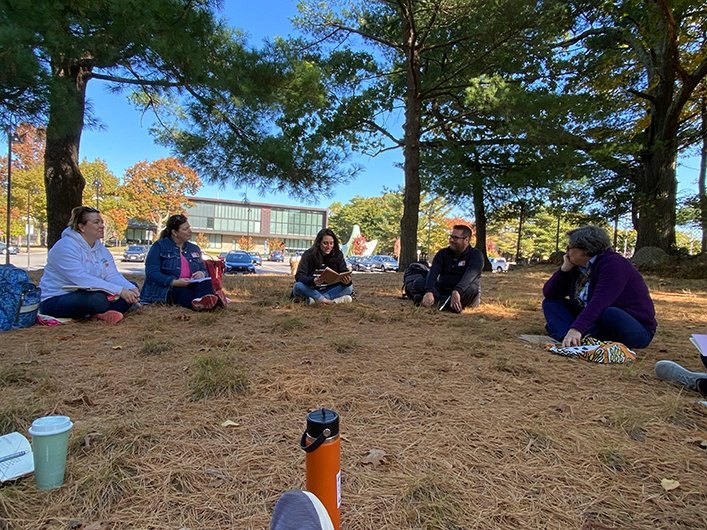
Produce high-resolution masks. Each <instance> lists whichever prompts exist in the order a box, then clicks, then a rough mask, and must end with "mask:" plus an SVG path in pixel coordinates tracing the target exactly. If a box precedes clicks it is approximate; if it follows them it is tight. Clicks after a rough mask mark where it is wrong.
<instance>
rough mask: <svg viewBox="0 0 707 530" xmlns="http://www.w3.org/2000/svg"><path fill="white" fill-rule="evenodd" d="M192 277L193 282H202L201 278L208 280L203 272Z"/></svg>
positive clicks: (198, 272)
mask: <svg viewBox="0 0 707 530" xmlns="http://www.w3.org/2000/svg"><path fill="white" fill-rule="evenodd" d="M191 277H192V280H200V279H201V278H206V274H204V272H203V271H196V272H195V273H194V274H192V275H191Z"/></svg>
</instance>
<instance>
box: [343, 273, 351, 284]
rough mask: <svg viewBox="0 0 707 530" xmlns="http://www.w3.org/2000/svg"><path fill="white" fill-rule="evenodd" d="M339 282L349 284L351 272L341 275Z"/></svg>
mask: <svg viewBox="0 0 707 530" xmlns="http://www.w3.org/2000/svg"><path fill="white" fill-rule="evenodd" d="M341 283H343V284H344V285H349V284H350V283H351V273H349V274H345V275H344V276H342V277H341Z"/></svg>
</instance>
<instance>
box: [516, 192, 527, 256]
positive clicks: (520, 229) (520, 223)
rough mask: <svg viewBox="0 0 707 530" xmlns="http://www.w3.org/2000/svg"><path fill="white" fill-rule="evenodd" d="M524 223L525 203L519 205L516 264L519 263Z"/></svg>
mask: <svg viewBox="0 0 707 530" xmlns="http://www.w3.org/2000/svg"><path fill="white" fill-rule="evenodd" d="M524 223H525V203H524V202H523V201H521V203H520V219H518V240H517V242H516V263H519V262H520V242H521V240H522V238H523V224H524Z"/></svg>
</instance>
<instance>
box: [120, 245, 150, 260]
mask: <svg viewBox="0 0 707 530" xmlns="http://www.w3.org/2000/svg"><path fill="white" fill-rule="evenodd" d="M146 256H147V247H145V246H143V245H129V246H128V248H126V249H125V252H123V259H122V260H121V261H145V257H146Z"/></svg>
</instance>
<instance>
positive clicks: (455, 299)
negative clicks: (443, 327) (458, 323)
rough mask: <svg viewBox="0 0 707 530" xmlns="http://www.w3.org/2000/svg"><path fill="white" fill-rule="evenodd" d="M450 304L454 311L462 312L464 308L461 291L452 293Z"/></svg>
mask: <svg viewBox="0 0 707 530" xmlns="http://www.w3.org/2000/svg"><path fill="white" fill-rule="evenodd" d="M449 303H450V305H451V306H452V309H454V310H455V311H456V312H457V313H460V312H461V310H462V309H463V307H462V297H461V295H460V294H459V291H452V298H451V300H450V301H449Z"/></svg>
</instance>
